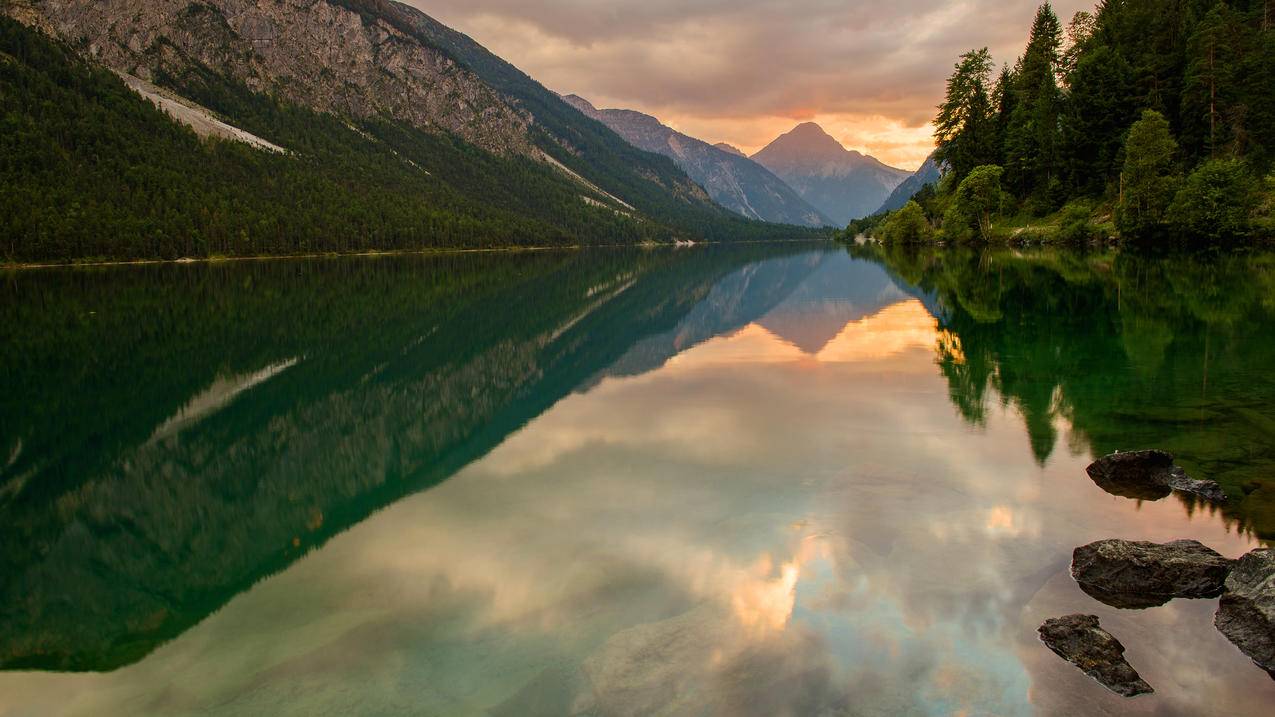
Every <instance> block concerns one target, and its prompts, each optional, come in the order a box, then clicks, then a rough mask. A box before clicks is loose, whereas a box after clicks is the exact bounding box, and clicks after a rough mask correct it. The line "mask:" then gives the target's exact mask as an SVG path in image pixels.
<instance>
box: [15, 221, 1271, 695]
mask: <svg viewBox="0 0 1275 717" xmlns="http://www.w3.org/2000/svg"><path fill="white" fill-rule="evenodd" d="M0 339H3V340H2V341H0V377H2V381H3V385H2V389H3V390H2V392H0V393H2V395H0V560H2V561H3V564H2V565H0V576H2V577H0V667H3V671H0V715H6V716H8V715H194V714H201V715H262V714H270V715H321V714H333V715H345V714H425V715H482V714H491V715H511V716H512V715H519V716H522V715H561V714H581V715H584V714H597V715H647V714H679V715H680V714H693V715H701V714H719V715H750V714H757V715H814V714H855V715H898V714H908V715H913V714H915V715H951V714H967V715H976V714H995V715H1031V714H1038V715H1081V714H1083V715H1102V714H1155V715H1201V714H1225V715H1269V714H1270V713H1271V706H1272V705H1273V704H1275V681H1273V680H1272V679H1271V677H1270V676H1268V675H1267V674H1266V673H1265V672H1263V671H1262V670H1260V669H1259V668H1257V667H1256V666H1254V665H1253V663H1252V662H1251V661H1250V660H1249V659H1248V658H1246V657H1245V656H1244V655H1242V654H1241V653H1240V652H1239V651H1238V650H1237V649H1236V648H1235V647H1234V646H1233V645H1231V644H1230V643H1229V642H1228V641H1227V640H1226V639H1225V638H1224V637H1222V635H1220V634H1219V633H1218V632H1217V631H1216V630H1215V629H1214V627H1213V624H1212V617H1213V612H1214V610H1215V609H1216V606H1217V601H1216V600H1176V601H1173V602H1170V603H1169V604H1167V605H1165V606H1163V607H1158V608H1153V609H1148V610H1119V609H1115V608H1111V607H1108V606H1106V605H1104V604H1102V603H1099V602H1097V601H1095V600H1094V599H1093V598H1090V597H1089V596H1087V595H1086V594H1085V593H1083V592H1082V591H1081V590H1080V589H1079V588H1077V586H1076V585H1075V583H1074V582H1073V580H1072V579H1071V577H1070V575H1069V573H1068V565H1069V562H1070V558H1071V552H1072V550H1073V549H1074V548H1075V547H1076V546H1079V545H1082V544H1085V543H1088V542H1090V541H1093V540H1098V539H1103V538H1111V537H1118V538H1128V539H1143V540H1153V541H1157V542H1163V541H1168V540H1173V539H1177V538H1194V539H1197V540H1200V541H1202V542H1204V543H1205V544H1206V545H1209V546H1210V547H1212V548H1214V549H1216V550H1218V551H1219V552H1221V553H1223V554H1224V555H1226V556H1228V557H1238V556H1240V555H1242V554H1243V553H1245V552H1246V551H1248V550H1251V549H1253V548H1255V547H1259V546H1261V545H1262V544H1263V543H1267V544H1269V543H1271V542H1275V371H1272V369H1273V368H1275V255H1270V254H1263V253H1245V254H1217V255H1209V256H1187V257H1183V256H1158V257H1150V256H1135V255H1132V254H1118V253H1113V252H1096V253H1065V252H1057V251H1041V252H1034V253H1031V252H1027V253H1024V252H1012V251H1008V250H1003V251H985V252H976V251H972V250H961V251H956V250H952V251H947V252H942V251H937V250H926V251H920V250H915V249H912V250H909V249H906V248H896V249H891V250H883V249H880V248H876V247H857V248H853V249H847V248H844V247H839V246H835V245H831V244H822V245H803V244H753V245H744V246H738V247H732V248H727V247H700V248H694V249H684V250H677V251H672V250H649V251H627V250H610V251H575V252H523V253H512V254H498V253H496V254H455V255H441V256H401V257H352V258H323V259H304V260H287V261H283V260H280V261H246V262H224V263H213V264H195V265H156V266H141V267H116V268H97V269H66V270H39V271H22V272H16V273H9V274H4V275H0ZM1147 447H1158V448H1163V449H1166V450H1169V451H1171V452H1173V453H1175V454H1176V455H1177V456H1178V460H1179V462H1180V463H1181V464H1182V465H1183V466H1185V467H1186V468H1187V470H1188V471H1189V472H1190V473H1191V474H1192V475H1194V476H1195V477H1199V478H1211V479H1214V480H1217V481H1219V482H1220V483H1221V484H1222V486H1223V487H1224V488H1225V489H1226V491H1227V493H1228V495H1229V497H1230V500H1229V502H1228V504H1227V506H1226V507H1225V508H1222V509H1217V508H1214V507H1211V506H1207V505H1202V504H1198V503H1195V502H1193V501H1192V500H1190V499H1188V498H1186V497H1183V496H1179V495H1176V494H1175V495H1173V496H1170V497H1167V498H1165V499H1163V500H1160V501H1136V500H1130V499H1127V498H1123V497H1120V496H1115V495H1110V494H1108V493H1105V492H1104V491H1103V490H1102V489H1101V488H1099V487H1098V486H1097V485H1096V484H1095V483H1094V482H1093V481H1092V480H1090V479H1089V477H1088V476H1087V475H1086V473H1085V467H1086V465H1087V464H1088V463H1089V462H1090V461H1091V460H1092V459H1093V458H1095V457H1097V456H1101V455H1105V454H1107V453H1110V452H1113V451H1116V450H1129V449H1136V448H1147ZM1077 612H1080V613H1089V614H1095V615H1098V616H1100V617H1101V619H1102V623H1103V626H1104V627H1105V628H1106V629H1107V630H1109V631H1110V632H1112V633H1113V634H1114V635H1115V636H1116V637H1117V638H1119V639H1120V640H1121V641H1122V642H1123V643H1124V645H1125V646H1126V647H1127V648H1128V651H1127V653H1126V656H1127V657H1128V659H1129V662H1130V663H1131V664H1132V665H1133V666H1134V667H1135V668H1137V670H1138V671H1139V672H1140V673H1141V675H1142V676H1143V677H1144V678H1145V679H1146V680H1147V681H1148V682H1149V683H1150V684H1151V685H1152V686H1153V687H1154V688H1155V690H1156V692H1155V694H1152V695H1147V696H1143V697H1139V698H1136V699H1132V700H1127V699H1125V698H1121V697H1118V696H1116V695H1114V694H1111V693H1108V692H1107V691H1106V690H1104V689H1103V688H1102V687H1101V686H1100V685H1098V684H1097V683H1096V682H1094V681H1092V680H1090V679H1089V678H1088V677H1086V676H1085V675H1084V674H1083V673H1082V672H1080V671H1079V670H1078V669H1076V668H1075V667H1073V666H1071V665H1070V664H1068V663H1066V662H1064V661H1063V660H1061V659H1060V658H1058V657H1057V656H1055V655H1054V654H1053V653H1051V652H1050V651H1049V650H1048V649H1047V648H1045V647H1044V646H1043V645H1042V644H1041V643H1040V642H1039V640H1038V639H1037V636H1036V629H1037V627H1038V626H1039V625H1040V624H1041V622H1043V621H1044V620H1045V619H1046V618H1050V617H1057V616H1061V615H1066V614H1070V613H1077Z"/></svg>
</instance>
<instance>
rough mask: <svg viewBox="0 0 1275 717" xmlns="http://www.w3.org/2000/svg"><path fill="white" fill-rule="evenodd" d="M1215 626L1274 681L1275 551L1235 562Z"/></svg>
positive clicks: (1259, 552)
mask: <svg viewBox="0 0 1275 717" xmlns="http://www.w3.org/2000/svg"><path fill="white" fill-rule="evenodd" d="M1213 624H1214V625H1216V626H1217V629H1218V630H1219V631H1221V633H1222V634H1223V635H1226V639H1228V640H1230V641H1231V642H1232V643H1234V644H1235V646H1236V647H1238V648H1240V651H1241V652H1243V653H1244V654H1245V655H1248V656H1249V657H1250V658H1252V660H1253V662H1256V663H1257V664H1258V666H1259V667H1261V668H1262V669H1264V670H1266V671H1267V672H1269V673H1270V674H1271V677H1272V678H1275V550H1272V549H1271V548H1260V549H1258V550H1254V551H1253V552H1251V553H1249V554H1247V555H1245V556H1244V557H1242V558H1240V559H1239V560H1238V561H1236V563H1235V569H1234V570H1232V571H1231V575H1230V577H1228V578H1227V579H1226V594H1225V595H1223V596H1222V602H1221V604H1220V605H1219V606H1218V609H1217V615H1216V616H1214V618H1213Z"/></svg>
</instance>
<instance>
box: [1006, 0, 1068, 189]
mask: <svg viewBox="0 0 1275 717" xmlns="http://www.w3.org/2000/svg"><path fill="white" fill-rule="evenodd" d="M1061 50H1062V25H1061V24H1060V23H1059V22H1058V16H1057V15H1055V14H1054V10H1053V8H1052V7H1051V6H1050V5H1049V3H1045V4H1044V5H1041V6H1040V9H1039V10H1037V11H1036V19H1035V21H1034V22H1033V23H1032V30H1031V36H1030V39H1029V40H1028V42H1027V50H1026V52H1025V53H1024V54H1023V59H1022V69H1021V70H1020V71H1019V72H1018V73H1017V75H1018V82H1017V87H1016V88H1015V89H1016V95H1017V97H1016V101H1015V107H1014V111H1013V113H1012V114H1011V116H1010V121H1009V128H1008V130H1007V132H1006V145H1005V147H1006V157H1005V160H1006V166H1005V170H1006V180H1007V183H1008V184H1009V186H1010V188H1011V190H1012V191H1013V192H1014V193H1015V194H1016V195H1017V196H1019V197H1020V198H1026V197H1028V196H1031V195H1034V194H1039V193H1042V192H1046V191H1049V190H1051V188H1052V186H1053V184H1054V183H1055V182H1056V181H1058V180H1059V178H1060V176H1061V174H1062V172H1061V167H1060V164H1061V163H1060V154H1059V146H1058V145H1059V142H1058V140H1059V137H1058V135H1059V116H1060V114H1061V110H1062V95H1061V92H1060V91H1059V88H1058V71H1059V66H1060V65H1059V62H1060V52H1061Z"/></svg>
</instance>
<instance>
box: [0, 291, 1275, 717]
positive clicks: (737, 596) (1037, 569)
mask: <svg viewBox="0 0 1275 717" xmlns="http://www.w3.org/2000/svg"><path fill="white" fill-rule="evenodd" d="M938 340H939V335H938V333H937V325H936V323H935V321H934V320H933V318H932V317H931V316H929V314H928V313H926V312H925V311H924V308H923V307H921V306H920V304H919V302H914V301H911V300H908V301H904V302H900V303H898V304H894V305H892V306H890V307H887V308H886V309H884V310H883V311H881V312H880V313H878V314H876V315H874V316H871V317H868V318H865V319H863V320H861V321H857V322H852V323H851V324H850V325H848V326H847V327H845V329H844V330H843V331H841V332H840V333H839V334H838V335H837V338H836V339H834V340H833V341H831V342H830V343H829V344H828V345H827V346H826V347H825V348H824V349H822V350H821V351H819V353H818V354H816V355H815V356H813V357H812V356H810V355H808V354H806V353H804V352H802V351H800V350H798V349H796V348H795V347H794V346H793V345H791V344H788V343H787V342H785V341H783V340H781V339H779V338H778V337H777V335H776V334H774V333H773V332H771V331H769V330H766V329H763V328H761V327H760V326H759V325H751V326H749V327H746V328H745V329H743V330H741V331H738V332H736V333H735V334H733V335H730V336H724V337H719V338H716V339H713V340H710V341H708V342H705V343H702V344H700V345H698V346H696V347H695V348H693V349H690V350H688V351H686V352H684V353H682V354H680V355H679V356H677V357H676V359H675V360H672V361H670V362H668V363H667V364H665V365H664V366H663V367H662V368H660V369H659V370H656V371H654V372H651V373H647V374H643V375H639V376H628V377H619V378H617V377H609V378H605V379H603V380H601V381H600V382H599V383H597V384H596V385H595V386H594V387H593V388H592V389H591V390H589V391H587V392H585V393H578V394H573V395H571V396H568V397H567V398H566V399H564V400H563V401H561V402H560V403H559V404H558V405H556V406H555V407H554V408H553V409H551V410H550V411H548V412H547V413H545V414H544V415H542V416H541V417H540V418H539V419H537V420H535V421H533V422H532V423H530V424H529V425H527V426H526V427H525V428H524V429H523V430H522V431H520V432H519V433H517V434H515V435H514V436H512V437H510V438H509V439H508V440H507V441H506V442H505V443H504V444H502V445H501V446H500V447H498V448H497V449H496V450H494V451H493V452H492V453H491V454H489V455H488V456H487V457H486V458H484V459H483V460H481V461H479V462H477V463H475V464H473V465H471V466H470V467H469V468H467V469H465V470H464V471H462V472H461V473H460V474H458V475H457V476H455V477H454V478H453V479H452V480H449V481H448V482H446V483H444V484H442V485H440V486H439V487H437V488H436V489H434V490H431V491H429V492H427V493H423V494H420V495H417V496H414V497H412V498H409V499H407V500H404V501H402V502H400V503H398V504H396V505H394V506H392V507H390V508H389V509H387V510H385V511H383V512H382V513H381V514H379V515H378V516H376V518H374V519H372V520H369V521H367V522H365V523H363V524H361V525H359V526H357V527H355V528H353V529H352V530H350V531H349V532H348V533H346V534H344V535H342V536H339V537H338V538H335V539H333V540H332V541H331V542H330V543H329V544H328V545H327V546H326V547H325V548H324V549H323V550H322V551H319V552H316V553H314V554H312V555H310V556H309V557H307V558H306V559H304V560H302V561H300V562H298V563H297V564H295V565H294V566H292V567H291V568H290V569H289V570H287V571H286V572H284V573H282V574H280V575H278V576H276V577H275V578H273V579H271V580H268V581H266V582H263V583H261V584H259V585H258V586H256V587H255V588H254V589H252V590H251V591H250V592H248V593H246V594H244V595H242V596H241V597H239V598H238V599H236V600H235V601H234V602H232V603H231V604H229V605H228V606H227V607H226V608H225V609H223V610H222V611H221V612H220V613H218V614H216V615H214V616H213V617H212V618H210V619H208V620H207V621H205V622H204V623H203V624H201V625H199V626H198V627H196V628H195V629H193V630H191V631H190V632H189V633H187V634H186V635H184V636H183V637H182V638H181V639H180V640H178V641H176V642H174V643H172V644H170V645H167V646H165V647H164V648H161V649H160V650H159V651H157V652H156V653H155V654H153V655H152V656H151V657H150V658H148V659H147V660H145V661H143V662H142V663H140V664H138V665H135V666H133V667H130V668H127V669H124V670H121V671H119V672H117V673H113V674H111V675H105V676H70V677H68V676H52V675H29V676H22V680H15V679H12V676H9V677H10V678H9V679H0V689H4V690H5V691H6V697H4V698H0V704H5V703H6V702H7V704H8V705H12V707H11V708H10V711H12V712H15V713H22V712H23V711H24V707H30V706H31V705H33V704H35V700H36V699H37V697H35V696H36V695H40V697H39V698H38V699H49V698H48V697H47V695H48V693H49V692H50V690H49V686H50V684H51V682H52V681H54V680H61V681H60V682H59V683H58V684H59V687H60V688H61V689H59V690H57V693H58V695H59V699H65V700H67V702H65V703H62V704H59V705H48V704H44V705H41V709H39V710H36V711H41V712H47V713H51V714H57V713H71V714H74V713H80V714H109V713H120V712H128V713H162V714H173V715H176V714H186V713H195V712H212V713H222V714H233V713H240V714H252V713H258V714H261V713H269V714H281V713H286V712H289V711H291V712H292V713H296V714H305V713H307V711H310V712H313V711H317V710H318V709H320V708H329V709H331V708H332V706H333V705H337V706H347V707H349V708H350V709H351V710H359V711H378V710H379V711H387V712H392V711H396V710H403V709H406V710H409V711H416V712H422V713H426V714H483V713H488V712H492V713H496V714H615V715H628V714H633V715H637V714H657V713H664V714H688V713H689V714H720V715H750V714H758V715H762V714H764V715H807V714H838V713H849V714H933V715H947V714H958V713H961V712H962V711H967V712H968V713H970V714H989V713H990V714H1026V713H1031V712H1039V713H1044V714H1050V713H1054V714H1064V713H1066V709H1067V708H1070V707H1074V706H1076V705H1077V704H1081V705H1085V706H1088V707H1092V708H1093V711H1092V712H1089V713H1091V714H1102V713H1103V712H1104V711H1110V707H1111V705H1110V704H1109V703H1108V702H1105V701H1104V699H1105V698H1104V697H1103V696H1102V695H1101V692H1102V690H1101V688H1100V687H1098V686H1097V685H1093V684H1089V683H1086V682H1084V681H1080V682H1078V681H1076V680H1074V679H1070V677H1068V676H1072V677H1074V675H1072V672H1068V670H1067V669H1060V668H1059V663H1060V661H1058V660H1057V658H1054V657H1053V656H1052V655H1049V654H1047V651H1046V650H1043V649H1040V647H1039V645H1035V644H1032V642H1031V639H1032V638H1031V636H1032V634H1033V631H1034V629H1035V626H1036V625H1037V624H1038V623H1039V618H1040V616H1041V615H1042V614H1047V613H1053V612H1058V611H1062V610H1068V611H1074V610H1092V609H1097V606H1095V605H1094V604H1093V603H1092V601H1088V600H1086V599H1084V598H1083V596H1078V594H1077V593H1076V592H1075V591H1074V586H1072V585H1071V583H1070V581H1069V579H1066V577H1065V571H1066V562H1067V558H1068V556H1069V554H1070V550H1071V547H1073V546H1074V545H1078V544H1081V543H1082V542H1087V541H1088V540H1091V539H1094V538H1096V537H1108V536H1110V535H1119V536H1121V537H1130V538H1146V539H1153V540H1167V539H1171V538H1174V537H1181V536H1182V535H1184V534H1190V535H1192V536H1193V537H1197V538H1199V539H1201V540H1202V541H1204V542H1206V543H1208V544H1210V545H1212V546H1214V547H1215V548H1217V549H1219V550H1220V551H1222V552H1223V553H1225V554H1228V555H1238V554H1239V553H1241V552H1243V551H1244V550H1245V549H1247V548H1248V547H1250V546H1251V542H1250V541H1249V540H1248V539H1246V538H1244V537H1242V536H1236V535H1229V534H1227V533H1226V531H1225V526H1224V525H1222V524H1221V522H1220V521H1219V520H1217V519H1216V518H1215V517H1212V516H1208V515H1203V514H1197V515H1196V516H1194V517H1188V516H1184V515H1183V514H1182V511H1181V510H1180V509H1179V508H1178V507H1177V506H1174V505H1171V504H1167V503H1166V504H1163V505H1162V504H1149V505H1144V506H1142V508H1141V509H1140V510H1135V509H1134V507H1133V506H1132V505H1131V504H1129V503H1128V502H1123V501H1115V500H1111V499H1110V497H1109V496H1106V495H1105V494H1103V493H1102V492H1101V491H1100V490H1099V489H1097V488H1096V487H1095V486H1093V484H1092V482H1090V481H1088V480H1087V479H1086V478H1085V477H1084V474H1083V466H1084V463H1085V460H1084V457H1081V456H1067V455H1064V456H1056V457H1055V458H1054V459H1052V460H1051V461H1050V462H1049V463H1048V464H1047V465H1045V466H1043V467H1042V466H1040V465H1038V464H1037V463H1036V462H1035V460H1034V458H1033V457H1032V455H1031V454H1030V452H1029V451H1026V450H1024V449H1023V444H1024V441H1023V440H1022V431H1023V428H1022V422H1021V419H1020V417H1019V416H1017V415H1016V414H1015V413H1014V411H1013V409H1012V408H1006V407H1002V408H1001V409H1000V410H993V411H991V412H990V413H989V418H988V421H987V423H986V425H985V426H983V427H982V428H980V429H978V430H972V429H970V427H969V426H968V425H966V424H965V423H964V422H963V421H962V419H961V418H960V417H959V416H958V415H957V414H956V413H955V412H954V411H953V409H952V407H951V405H950V402H949V401H948V397H947V386H946V382H945V381H944V379H943V378H942V376H941V375H940V374H939V373H938V372H937V370H936V367H935V366H934V360H935V347H936V346H937V345H938ZM1060 576H1061V577H1060ZM301 596H303V597H304V599H299V598H300V597H301ZM1188 618H1189V620H1190V625H1192V626H1193V627H1191V628H1190V629H1191V630H1192V631H1193V632H1192V633H1191V634H1196V633H1200V634H1203V633H1204V632H1207V629H1208V626H1207V625H1204V623H1203V622H1201V620H1202V618H1200V616H1199V615H1194V616H1191V615H1188V616H1186V617H1183V618H1182V619H1183V620H1188ZM1125 619H1127V620H1128V621H1129V622H1127V623H1126V624H1124V625H1122V627H1123V629H1122V630H1121V631H1120V632H1121V638H1122V640H1124V641H1125V642H1126V644H1127V645H1130V646H1131V651H1136V653H1135V654H1136V655H1137V656H1143V655H1147V654H1151V653H1156V652H1161V653H1163V654H1166V655H1173V651H1172V649H1170V646H1172V645H1176V644H1177V642H1176V641H1177V639H1178V637H1179V633H1178V632H1176V631H1173V630H1165V629H1148V630H1143V629H1140V628H1142V627H1157V626H1158V625H1159V623H1158V622H1157V621H1160V620H1163V619H1164V617H1163V615H1155V616H1151V615H1135V616H1131V617H1128V618H1125ZM1197 623H1199V625H1197ZM1200 625H1203V627H1200ZM1187 659H1189V660H1191V664H1189V665H1183V664H1181V662H1182V661H1183V660H1187ZM1196 663H1207V664H1209V665H1211V666H1212V667H1211V669H1210V674H1211V675H1212V679H1214V680H1216V681H1217V682H1218V684H1219V685H1221V684H1225V685H1226V690H1228V691H1235V692H1237V693H1242V694H1249V693H1252V692H1253V691H1255V690H1262V689H1266V690H1267V692H1266V693H1265V694H1269V689H1270V688H1269V687H1263V685H1262V683H1260V682H1258V679H1259V677H1260V679H1261V680H1266V682H1267V683H1269V680H1267V679H1266V678H1265V676H1264V675H1258V673H1259V671H1257V670H1247V671H1246V669H1245V665H1244V663H1245V660H1244V658H1243V657H1242V656H1241V655H1239V654H1238V653H1237V652H1236V651H1234V650H1233V648H1229V646H1227V645H1225V644H1224V643H1218V641H1216V640H1214V641H1212V642H1208V641H1202V642H1201V643H1200V644H1197V645H1193V646H1192V647H1191V650H1190V654H1189V655H1182V654H1179V655H1175V656H1174V659H1173V661H1172V662H1170V661H1168V660H1167V658H1166V660H1162V661H1160V662H1156V663H1154V665H1155V667H1154V674H1155V677H1157V678H1159V679H1160V681H1158V682H1155V685H1156V688H1157V694H1156V696H1155V697H1154V700H1155V702H1154V703H1152V702H1146V703H1140V704H1147V705H1151V706H1152V707H1154V708H1155V709H1156V710H1159V711H1163V712H1166V713H1175V712H1177V713H1188V712H1189V711H1190V709H1191V708H1193V707H1198V706H1199V702H1198V700H1197V699H1196V697H1195V695H1194V693H1193V692H1192V691H1191V689H1192V688H1191V684H1190V683H1189V682H1185V681H1175V680H1174V679H1173V678H1172V672H1173V671H1174V670H1179V671H1181V672H1182V673H1183V674H1189V673H1193V672H1198V669H1199V668H1198V664H1196ZM1064 666H1065V665H1064ZM1065 667H1067V668H1068V669H1070V667H1069V666H1065ZM1073 672H1074V670H1073ZM1144 674H1146V672H1144ZM1082 677H1083V676H1082ZM10 689H12V691H10ZM1246 691H1248V692H1246ZM1257 694H1262V693H1261V692H1257ZM1217 699H1218V700H1219V702H1218V703H1217V704H1223V703H1225V704H1227V705H1228V707H1233V708H1234V709H1233V710H1232V713H1234V714H1261V712H1262V710H1261V708H1262V705H1261V704H1258V703H1254V702H1253V701H1250V700H1247V699H1246V698H1237V699H1235V700H1231V701H1227V700H1228V698H1226V697H1225V696H1219V697H1217ZM46 707H47V708H48V709H44V708H46ZM26 711H32V710H29V709H28V710H26ZM3 712H4V710H2V709H0V713H3Z"/></svg>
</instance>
